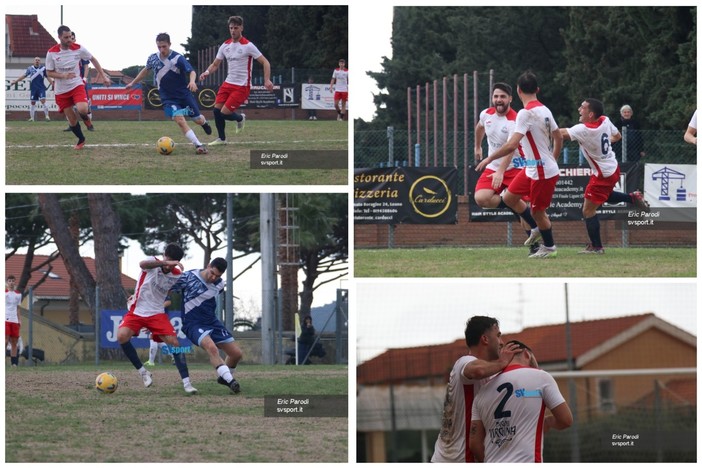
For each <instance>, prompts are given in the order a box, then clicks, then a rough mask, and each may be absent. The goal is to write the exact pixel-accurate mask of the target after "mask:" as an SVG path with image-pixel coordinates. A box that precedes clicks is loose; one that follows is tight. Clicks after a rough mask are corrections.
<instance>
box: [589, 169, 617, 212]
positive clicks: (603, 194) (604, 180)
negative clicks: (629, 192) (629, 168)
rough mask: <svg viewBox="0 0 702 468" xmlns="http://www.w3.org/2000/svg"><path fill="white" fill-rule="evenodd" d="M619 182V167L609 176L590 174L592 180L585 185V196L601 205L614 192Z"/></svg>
mask: <svg viewBox="0 0 702 468" xmlns="http://www.w3.org/2000/svg"><path fill="white" fill-rule="evenodd" d="M617 182H619V168H617V170H616V171H614V174H612V175H611V176H609V177H597V176H594V175H593V176H590V182H588V184H587V187H585V198H586V199H588V200H590V201H591V202H593V203H595V204H597V205H601V204H603V203H604V202H606V201H607V199H608V198H609V196H610V195H611V194H612V191H613V190H614V186H615V185H617Z"/></svg>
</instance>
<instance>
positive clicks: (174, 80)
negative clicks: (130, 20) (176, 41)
mask: <svg viewBox="0 0 702 468" xmlns="http://www.w3.org/2000/svg"><path fill="white" fill-rule="evenodd" d="M156 47H157V48H158V52H159V53H157V54H151V55H150V56H149V58H148V60H147V61H146V67H145V68H142V70H141V71H140V72H139V74H138V75H137V76H136V78H134V80H132V82H131V83H129V84H128V85H127V86H126V88H127V89H129V88H131V87H133V86H134V85H135V84H137V83H139V82H140V81H141V80H143V79H144V77H146V75H147V74H148V73H149V70H153V72H154V82H155V84H156V86H157V87H158V94H159V96H160V97H161V103H162V104H163V110H164V112H165V113H166V117H170V118H171V119H173V120H175V122H176V123H177V124H178V126H179V127H180V129H181V131H182V132H183V135H185V137H186V138H187V139H188V140H190V142H191V143H192V144H193V145H194V146H195V152H196V153H197V154H207V148H206V147H205V146H204V145H203V144H202V143H200V140H198V138H197V136H196V135H195V132H194V131H193V130H192V129H191V128H190V126H189V125H188V122H187V121H186V120H185V117H186V116H187V117H190V118H192V120H193V121H194V122H195V123H196V124H198V125H201V126H202V128H203V129H204V130H205V133H206V134H208V135H211V134H212V128H211V127H210V124H209V123H207V119H206V118H205V116H204V115H202V114H201V113H200V108H199V107H198V105H197V100H196V99H195V96H193V93H194V92H195V91H197V84H195V77H196V73H195V70H194V69H193V67H192V66H191V65H190V63H188V61H187V60H185V57H183V56H182V55H181V54H179V53H177V52H174V51H172V50H171V37H170V36H169V35H168V34H166V33H160V34H159V35H158V36H156Z"/></svg>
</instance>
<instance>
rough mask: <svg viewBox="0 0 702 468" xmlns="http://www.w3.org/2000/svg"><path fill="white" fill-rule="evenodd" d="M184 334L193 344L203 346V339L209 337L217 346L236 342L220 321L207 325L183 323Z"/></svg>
mask: <svg viewBox="0 0 702 468" xmlns="http://www.w3.org/2000/svg"><path fill="white" fill-rule="evenodd" d="M182 332H183V333H185V336H187V337H188V339H189V340H190V341H191V342H192V343H196V344H197V345H198V346H201V344H200V343H201V342H202V339H203V338H204V337H206V336H208V335H209V337H210V338H212V341H214V342H215V344H219V343H230V342H232V341H234V337H233V336H232V334H231V333H229V330H227V329H226V328H225V327H224V324H223V323H222V322H220V321H219V320H215V321H214V322H210V323H207V324H203V323H186V322H183V328H182Z"/></svg>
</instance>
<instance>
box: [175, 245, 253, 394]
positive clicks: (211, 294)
mask: <svg viewBox="0 0 702 468" xmlns="http://www.w3.org/2000/svg"><path fill="white" fill-rule="evenodd" d="M226 270H227V261H226V260H225V259H223V258H215V259H214V260H212V261H211V262H210V264H209V265H208V266H207V268H205V269H203V270H190V271H186V272H185V273H183V275H182V277H181V278H180V279H179V280H178V282H177V283H176V284H175V285H174V286H173V291H182V293H183V309H182V314H183V328H182V331H183V333H185V336H187V337H188V339H189V340H190V341H191V342H192V343H195V344H197V345H198V346H199V347H201V348H202V349H204V350H205V351H207V354H208V355H209V358H210V363H211V364H212V365H213V366H214V368H215V369H216V371H217V382H218V383H220V384H222V385H225V386H227V387H229V389H230V390H231V391H232V393H239V391H240V390H241V389H240V386H239V382H237V381H236V379H234V376H233V375H232V373H231V372H232V371H233V369H234V368H235V367H236V365H237V364H238V363H239V361H240V360H241V357H242V354H241V350H240V349H239V346H238V345H237V344H236V343H234V337H233V336H232V334H231V333H230V332H229V330H227V329H226V328H225V326H224V324H222V322H221V321H220V320H219V319H218V318H217V315H216V311H217V297H218V296H219V294H220V293H222V291H223V290H224V281H222V275H223V274H224V272H225V271H226ZM220 349H221V350H222V351H224V352H225V353H226V355H227V357H226V359H224V360H222V358H221V357H220V356H219V350H220Z"/></svg>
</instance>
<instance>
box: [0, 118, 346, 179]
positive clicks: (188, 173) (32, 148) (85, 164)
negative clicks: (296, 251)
mask: <svg viewBox="0 0 702 468" xmlns="http://www.w3.org/2000/svg"><path fill="white" fill-rule="evenodd" d="M210 124H211V125H214V122H211V123H210ZM66 126H67V123H66V121H65V120H54V121H51V122H43V121H37V122H14V121H13V122H6V127H5V179H6V184H7V185H76V184H78V185H208V186H212V185H301V184H305V185H322V184H323V185H346V184H347V183H348V169H347V168H344V169H251V162H250V151H252V150H253V151H269V150H270V151H296V150H297V151H300V150H307V151H313V150H347V149H348V126H347V124H346V122H337V121H309V120H299V121H288V120H286V121H276V120H259V121H257V120H251V121H247V122H246V128H245V129H244V131H243V132H242V133H240V134H238V135H237V134H236V133H235V130H234V125H231V123H230V125H228V126H227V130H228V131H227V140H228V144H227V145H226V146H214V147H209V148H208V149H209V154H207V155H196V154H195V149H194V147H193V146H192V144H191V143H190V142H189V141H188V140H187V139H186V138H185V136H183V134H182V133H181V131H180V129H179V128H178V127H177V125H176V124H175V123H174V122H171V121H166V120H164V121H148V122H131V121H129V122H123V121H96V122H95V131H94V132H88V131H86V130H85V129H84V133H85V136H86V145H85V147H84V148H83V149H82V150H80V151H75V150H74V149H73V145H75V143H76V141H77V140H76V137H75V135H73V133H71V132H63V130H64V129H65V128H66ZM190 128H192V129H193V130H194V131H195V133H196V135H197V137H198V138H199V139H200V141H201V142H203V143H206V142H210V141H213V140H215V139H216V138H217V132H216V130H214V128H213V134H212V135H205V133H204V131H203V130H202V128H201V127H200V126H199V125H196V124H194V123H192V122H190ZM164 135H165V136H170V137H171V138H173V140H175V142H176V149H175V151H174V152H173V153H172V154H170V155H168V156H163V155H160V154H158V153H157V152H156V141H158V139H159V138H160V137H162V136H164Z"/></svg>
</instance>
